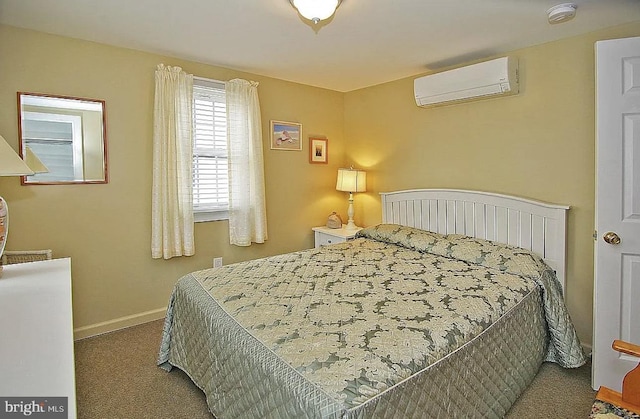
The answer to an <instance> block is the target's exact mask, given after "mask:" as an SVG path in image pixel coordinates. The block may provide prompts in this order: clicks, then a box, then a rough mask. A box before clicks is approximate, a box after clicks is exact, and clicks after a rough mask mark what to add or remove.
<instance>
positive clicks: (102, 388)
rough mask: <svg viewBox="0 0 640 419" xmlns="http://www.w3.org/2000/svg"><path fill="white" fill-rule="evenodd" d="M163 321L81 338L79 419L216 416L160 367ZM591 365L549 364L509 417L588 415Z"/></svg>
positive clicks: (176, 373) (180, 378)
mask: <svg viewBox="0 0 640 419" xmlns="http://www.w3.org/2000/svg"><path fill="white" fill-rule="evenodd" d="M161 332H162V321H154V322H151V323H146V324H143V325H140V326H136V327H131V328H128V329H124V330H120V331H117V332H113V333H109V334H105V335H101V336H97V337H93V338H89V339H84V340H80V341H77V342H76V344H75V351H76V352H75V357H76V388H77V399H78V418H80V419H103V418H104V419H145V418H154V419H164V418H166V419H182V418H184V419H200V418H207V419H212V418H213V416H212V415H211V414H210V413H209V412H208V410H207V405H206V401H205V397H204V394H203V393H202V392H201V391H200V390H199V389H198V388H197V387H196V386H195V385H194V384H193V382H191V380H190V379H189V377H188V376H187V375H186V374H185V373H183V372H182V371H180V370H178V369H176V368H174V369H173V371H171V372H170V373H167V372H165V371H164V370H162V369H160V368H158V367H157V366H156V357H157V354H158V348H159V345H160V336H161ZM590 374H591V367H590V365H585V366H584V367H582V368H578V369H575V370H565V369H562V368H560V367H558V366H557V365H555V364H549V363H546V364H544V365H543V366H542V368H541V369H540V372H539V373H538V375H537V376H536V378H535V380H534V382H533V383H532V385H531V386H530V387H529V388H528V389H527V390H526V392H525V393H524V394H523V395H522V396H521V397H520V399H518V401H517V402H516V404H515V405H514V406H513V408H512V409H511V410H510V411H509V413H508V414H507V416H506V417H507V418H509V419H515V418H519V419H520V418H524V419H527V418H536V419H540V418H555V419H563V418H567V419H569V418H587V417H588V416H589V413H590V410H591V404H592V403H593V398H594V396H595V391H593V390H591V387H590Z"/></svg>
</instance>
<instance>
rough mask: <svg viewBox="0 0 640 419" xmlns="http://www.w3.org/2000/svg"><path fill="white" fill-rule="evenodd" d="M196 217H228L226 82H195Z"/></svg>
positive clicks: (194, 205) (194, 170) (198, 219)
mask: <svg viewBox="0 0 640 419" xmlns="http://www.w3.org/2000/svg"><path fill="white" fill-rule="evenodd" d="M193 121H194V122H193V124H194V129H193V132H194V135H193V213H194V220H195V221H196V222H200V221H213V220H222V219H226V218H229V175H228V172H227V167H228V164H227V103H226V95H225V87H224V83H222V82H216V81H213V80H203V79H194V81H193Z"/></svg>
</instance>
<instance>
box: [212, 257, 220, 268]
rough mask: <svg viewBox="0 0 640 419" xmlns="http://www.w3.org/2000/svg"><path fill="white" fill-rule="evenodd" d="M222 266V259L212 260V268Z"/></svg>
mask: <svg viewBox="0 0 640 419" xmlns="http://www.w3.org/2000/svg"><path fill="white" fill-rule="evenodd" d="M221 266H222V258H213V267H214V268H219V267H221Z"/></svg>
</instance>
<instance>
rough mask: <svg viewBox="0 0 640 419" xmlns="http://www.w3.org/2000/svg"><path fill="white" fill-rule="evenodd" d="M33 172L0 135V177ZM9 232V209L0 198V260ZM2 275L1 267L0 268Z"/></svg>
mask: <svg viewBox="0 0 640 419" xmlns="http://www.w3.org/2000/svg"><path fill="white" fill-rule="evenodd" d="M32 174H33V170H31V169H30V168H29V166H27V164H26V163H25V162H24V161H23V160H22V159H21V158H20V156H18V155H17V154H16V152H15V151H13V148H11V146H10V145H9V144H8V143H7V142H6V141H5V139H4V138H3V137H2V135H0V176H24V175H32ZM8 231H9V208H8V207H7V202H6V201H5V200H4V199H3V198H2V197H1V196H0V258H1V257H2V253H3V252H4V245H5V243H6V241H7V234H8ZM0 275H2V266H0Z"/></svg>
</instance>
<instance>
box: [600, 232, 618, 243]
mask: <svg viewBox="0 0 640 419" xmlns="http://www.w3.org/2000/svg"><path fill="white" fill-rule="evenodd" d="M602 238H603V239H604V241H606V242H607V243H609V244H619V243H620V236H618V235H617V234H616V233H614V232H613V231H609V232H607V233H605V234H604V236H602Z"/></svg>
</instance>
